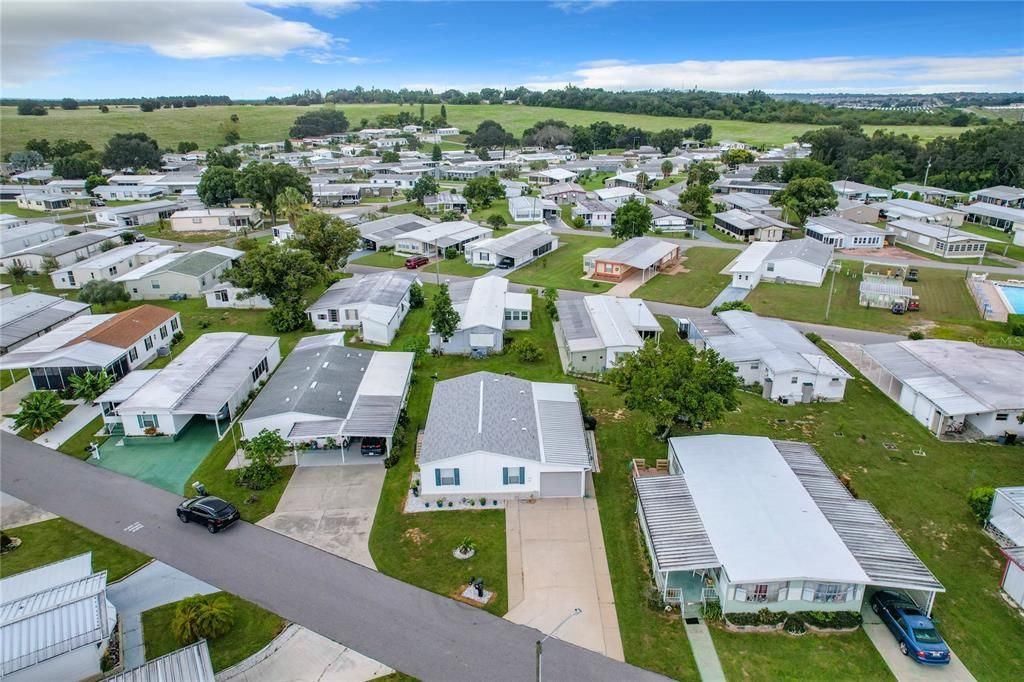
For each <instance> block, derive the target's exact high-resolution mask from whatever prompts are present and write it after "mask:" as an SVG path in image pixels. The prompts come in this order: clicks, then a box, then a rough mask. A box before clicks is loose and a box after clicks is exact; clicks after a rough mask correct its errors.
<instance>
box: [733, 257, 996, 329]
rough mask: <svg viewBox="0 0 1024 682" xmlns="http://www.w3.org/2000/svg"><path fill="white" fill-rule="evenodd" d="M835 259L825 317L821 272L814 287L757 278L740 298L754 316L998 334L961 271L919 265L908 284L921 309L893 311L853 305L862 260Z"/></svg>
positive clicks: (826, 285) (826, 287) (828, 279)
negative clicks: (837, 263)
mask: <svg viewBox="0 0 1024 682" xmlns="http://www.w3.org/2000/svg"><path fill="white" fill-rule="evenodd" d="M840 263H841V265H842V271H841V272H838V273H836V276H835V290H834V292H833V294H832V308H831V311H830V314H829V317H828V319H827V320H826V319H825V307H826V305H827V303H828V291H829V286H830V284H831V282H832V275H828V276H826V278H825V282H824V283H823V284H822V285H821V286H820V287H806V286H799V285H794V284H774V283H770V282H761V283H760V284H758V285H757V288H756V289H754V290H753V291H752V292H751V293H750V294H749V295H748V296H747V298H746V302H747V303H749V304H750V306H751V307H752V308H753V309H754V312H755V313H758V314H759V315H771V316H772V317H781V318H784V319H787V320H799V321H802V322H818V323H821V324H833V325H837V326H840V327H852V328H854V329H872V330H875V331H882V332H891V333H894V334H906V333H908V332H910V331H911V330H914V329H918V330H921V331H923V332H924V333H925V335H926V336H934V337H941V338H954V339H963V338H967V337H974V338H977V337H980V336H983V335H985V334H986V333H995V334H997V335H998V334H1003V326H1002V325H997V324H995V323H991V322H984V321H983V320H982V319H981V316H980V315H979V314H978V309H977V308H976V307H975V305H974V299H972V298H971V294H970V292H969V291H968V290H967V285H966V284H965V282H964V273H963V272H962V271H959V270H940V269H937V268H919V272H920V281H918V282H909V283H908V285H909V286H910V287H911V288H912V289H913V290H914V293H915V294H916V295H918V296H920V297H921V310H920V311H918V312H916V313H907V314H905V315H893V314H892V312H890V311H889V309H888V308H872V309H868V308H865V307H863V306H861V305H859V304H858V298H859V287H860V282H861V272H862V267H863V265H862V263H860V262H858V261H840Z"/></svg>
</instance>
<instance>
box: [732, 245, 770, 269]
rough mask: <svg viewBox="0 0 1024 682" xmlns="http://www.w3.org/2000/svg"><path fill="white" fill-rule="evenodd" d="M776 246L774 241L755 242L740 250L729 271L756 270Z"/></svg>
mask: <svg viewBox="0 0 1024 682" xmlns="http://www.w3.org/2000/svg"><path fill="white" fill-rule="evenodd" d="M774 248H775V243H774V242H754V243H753V244H751V245H750V246H748V247H747V248H745V249H743V251H742V252H740V255H739V256H737V257H736V260H735V261H733V264H732V267H730V268H729V272H731V273H736V272H756V271H757V270H759V269H760V268H761V265H762V264H763V263H764V261H765V259H766V258H768V255H769V254H770V253H771V252H772V249H774Z"/></svg>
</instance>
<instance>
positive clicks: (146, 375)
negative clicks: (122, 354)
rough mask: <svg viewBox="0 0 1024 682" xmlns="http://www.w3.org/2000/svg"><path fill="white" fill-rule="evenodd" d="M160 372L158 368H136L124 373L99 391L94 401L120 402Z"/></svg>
mask: <svg viewBox="0 0 1024 682" xmlns="http://www.w3.org/2000/svg"><path fill="white" fill-rule="evenodd" d="M159 373H160V370H158V369H136V370H134V371H131V372H128V374H125V375H124V376H123V377H122V378H121V380H120V381H118V382H117V383H116V384H114V385H113V386H111V387H110V388H108V389H107V390H106V391H105V392H104V393H101V394H100V395H99V396H98V397H97V398H96V400H95V401H94V402H96V403H120V402H124V401H125V400H128V398H130V397H132V396H133V395H134V394H135V392H136V391H137V390H139V389H140V388H142V387H143V386H145V385H146V383H147V382H148V381H149V380H150V379H152V378H153V377H155V376H156V375H157V374H159Z"/></svg>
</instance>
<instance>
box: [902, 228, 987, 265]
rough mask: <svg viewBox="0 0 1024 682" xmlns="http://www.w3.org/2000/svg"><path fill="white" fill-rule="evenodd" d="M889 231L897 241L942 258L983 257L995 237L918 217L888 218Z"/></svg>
mask: <svg viewBox="0 0 1024 682" xmlns="http://www.w3.org/2000/svg"><path fill="white" fill-rule="evenodd" d="M888 229H889V231H890V232H891V233H892V234H893V235H894V236H895V239H896V243H897V244H905V245H906V246H909V247H911V248H914V249H919V250H921V251H925V252H927V253H934V254H935V255H937V256H942V257H943V258H982V257H983V256H984V255H985V249H986V248H987V247H988V245H989V244H996V243H997V241H996V240H995V239H989V238H988V237H982V236H979V235H976V234H972V233H970V232H964V231H963V230H958V229H956V228H954V227H950V226H942V225H932V224H931V223H922V222H920V221H917V220H891V221H889V223H888Z"/></svg>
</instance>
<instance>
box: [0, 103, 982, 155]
mask: <svg viewBox="0 0 1024 682" xmlns="http://www.w3.org/2000/svg"><path fill="white" fill-rule="evenodd" d="M316 108H317V107H295V106H263V105H241V104H240V105H234V106H209V107H196V108H191V109H159V110H157V111H153V112H150V113H143V112H141V111H140V110H139V109H138V107H131V106H123V107H122V106H112V107H111V108H110V112H109V113H106V114H102V113H100V112H99V110H98V109H97V108H96V107H81V108H80V109H77V110H74V111H64V110H60V109H54V110H51V111H50V112H49V114H48V115H47V116H18V115H17V114H16V111H15V108H14V107H9V106H5V107H0V126H2V128H3V130H4V135H3V139H2V141H0V153H2V154H6V153H8V152H11V151H15V150H17V149H23V148H24V146H25V142H27V141H28V140H29V139H31V138H34V137H35V138H40V137H45V138H49V139H50V140H53V139H56V138H59V137H66V138H68V139H73V140H77V139H83V140H85V141H86V142H88V143H89V144H91V145H92V146H93V147H95V148H97V149H102V148H103V145H104V144H105V143H106V142H107V140H109V139H110V137H111V136H112V135H113V134H114V133H121V132H129V131H138V132H144V133H147V134H149V135H150V136H151V137H153V138H155V139H156V140H157V141H158V143H159V144H160V146H161V147H174V146H176V145H177V143H178V142H181V141H185V140H188V141H192V142H195V143H197V144H198V145H199V148H200V149H207V148H209V147H213V146H216V145H219V144H222V143H223V134H222V133H221V132H220V131H219V130H218V127H219V126H220V125H221V124H222V123H224V122H225V121H227V120H228V118H229V117H230V116H231V115H232V114H234V115H237V116H238V118H239V122H238V132H239V134H240V135H241V142H267V141H271V140H282V139H284V137H285V136H286V135H287V134H288V128H289V127H290V126H291V125H292V123H294V121H295V118H296V117H297V116H299V115H300V114H302V113H304V112H306V111H311V110H315V109H316ZM440 108H441V107H440V105H437V104H432V105H427V107H426V112H425V113H426V115H427V116H434V115H436V114H437V113H439V112H440ZM339 109H341V110H342V111H344V112H345V113H346V114H347V115H348V119H349V120H350V121H359V119H361V118H368V119H370V120H371V122H372V120H373V119H374V118H375V117H377V116H378V115H380V114H383V113H398V112H400V111H403V110H404V109H403V108H402V107H400V106H399V105H397V104H351V105H343V106H340V107H339ZM447 111H448V122H449V123H450V124H451V125H454V126H457V127H459V128H461V129H463V130H466V131H472V130H474V129H475V128H476V126H477V124H479V123H480V122H481V121H483V120H485V119H491V120H494V121H497V122H498V123H500V124H502V125H503V126H504V127H505V128H506V129H508V130H509V131H510V132H511V133H513V134H515V135H521V134H522V132H523V130H525V129H526V128H528V127H530V126H531V125H533V124H534V123H536V122H537V121H543V120H545V119H550V118H554V119H559V120H562V121H565V122H566V123H568V124H569V125H570V126H572V125H576V124H582V125H587V124H590V123H593V122H595V121H608V122H609V123H612V124H615V123H622V124H624V125H627V126H638V127H640V128H642V129H644V130H649V131H659V130H664V129H665V128H689V127H691V126H693V125H694V124H696V123H703V122H707V121H705V120H703V119H698V118H680V117H674V116H644V115H639V114H619V113H609V112H601V111H582V110H575V109H557V108H552V107H526V106H518V105H517V106H492V105H486V104H480V105H456V104H449V105H448V106H447ZM710 123H711V125H712V126H713V128H714V136H715V138H716V139H725V138H728V139H733V140H739V141H741V142H748V143H753V144H773V145H779V144H783V143H786V142H791V141H792V140H793V138H794V137H796V136H798V135H800V134H802V133H804V132H806V131H807V130H810V129H813V128H820V127H822V126H820V125H814V124H808V123H752V122H749V121H726V120H721V121H711V122H710ZM880 127H881V128H885V129H888V130H893V131H895V132H897V133H907V134H908V135H917V136H919V137H920V138H921V139H922V140H924V141H928V140H931V139H933V138H935V137H937V136H939V135H959V134H960V133H961V132H963V130H964V129H963V128H951V127H947V126H927V125H920V126H864V130H865V132H867V134H868V135H870V134H871V133H872V132H874V130H876V129H877V128H880ZM425 148H426V149H428V150H429V148H430V146H426V147H425Z"/></svg>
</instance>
